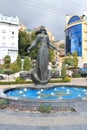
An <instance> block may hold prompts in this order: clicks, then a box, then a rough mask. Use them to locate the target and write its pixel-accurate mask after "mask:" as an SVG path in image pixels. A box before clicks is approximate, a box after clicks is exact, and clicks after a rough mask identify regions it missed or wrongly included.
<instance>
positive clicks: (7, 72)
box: [3, 69, 13, 75]
mask: <svg viewBox="0 0 87 130" xmlns="http://www.w3.org/2000/svg"><path fill="white" fill-rule="evenodd" d="M3 71H4V74H7V75H10V74H13V70H12V69H4V70H3Z"/></svg>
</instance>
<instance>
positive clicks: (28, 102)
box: [0, 85, 87, 110]
mask: <svg viewBox="0 0 87 130" xmlns="http://www.w3.org/2000/svg"><path fill="white" fill-rule="evenodd" d="M36 87H37V88H36ZM73 89H74V90H73ZM58 90H61V91H60V93H59V92H58ZM71 90H73V91H71ZM78 90H79V91H78ZM32 91H33V92H32ZM15 92H16V94H15ZM44 92H46V94H45V97H44V98H43V93H44ZM49 92H51V93H50V94H49ZM65 92H66V93H65ZM86 92H87V89H86V88H84V87H80V86H78V87H77V86H54V87H52V86H48V87H46V88H45V89H44V86H43V87H41V86H39V87H38V86H35V85H34V86H33V85H32V86H31V87H29V86H28V87H16V88H9V89H2V91H1V92H0V97H1V98H5V99H8V101H9V104H11V105H15V106H18V107H20V108H21V107H23V108H25V107H27V108H28V109H29V110H30V109H31V110H34V109H35V110H36V109H38V107H39V106H40V105H41V104H48V105H52V106H53V107H55V108H61V107H63V109H65V108H69V109H72V108H74V109H75V110H77V109H78V108H77V107H78V104H79V106H83V105H84V103H87V96H86ZM29 93H33V94H34V93H35V95H34V96H33V97H32V94H29ZM41 93H42V97H41ZM17 94H19V95H21V96H19V95H17ZM28 94H29V95H30V97H26V95H28ZM55 94H56V95H55ZM46 95H48V97H46ZM72 95H73V96H72ZM65 97H66V98H65ZM69 97H70V98H69Z"/></svg>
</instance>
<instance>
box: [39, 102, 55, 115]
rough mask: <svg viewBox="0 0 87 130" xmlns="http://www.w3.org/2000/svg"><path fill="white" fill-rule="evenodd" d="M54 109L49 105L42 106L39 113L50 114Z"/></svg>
mask: <svg viewBox="0 0 87 130" xmlns="http://www.w3.org/2000/svg"><path fill="white" fill-rule="evenodd" d="M52 108H53V107H52V106H51V105H49V104H42V105H40V106H39V108H38V111H40V112H41V113H50V112H51V110H52Z"/></svg>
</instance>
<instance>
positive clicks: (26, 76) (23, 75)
mask: <svg viewBox="0 0 87 130" xmlns="http://www.w3.org/2000/svg"><path fill="white" fill-rule="evenodd" d="M20 78H21V79H24V80H26V79H31V74H30V73H29V72H26V71H23V72H20Z"/></svg>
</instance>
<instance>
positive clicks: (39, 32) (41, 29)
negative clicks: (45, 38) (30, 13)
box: [36, 26, 47, 35]
mask: <svg viewBox="0 0 87 130" xmlns="http://www.w3.org/2000/svg"><path fill="white" fill-rule="evenodd" d="M42 31H44V34H46V35H47V31H46V29H45V27H44V26H41V28H40V29H39V30H38V31H36V35H38V34H41V33H42Z"/></svg>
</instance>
